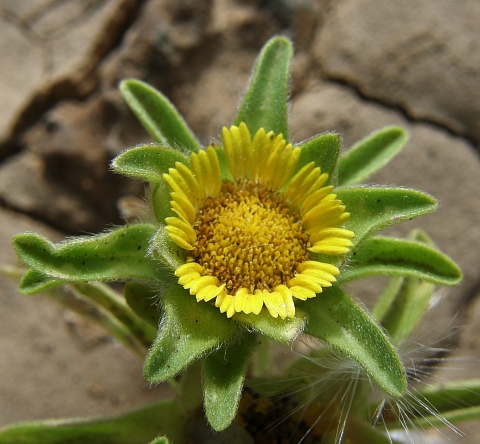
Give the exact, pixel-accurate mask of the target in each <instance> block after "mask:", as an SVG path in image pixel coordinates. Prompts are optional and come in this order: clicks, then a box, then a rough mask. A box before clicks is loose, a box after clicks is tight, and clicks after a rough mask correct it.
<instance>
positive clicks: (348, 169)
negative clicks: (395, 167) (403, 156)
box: [338, 126, 408, 186]
mask: <svg viewBox="0 0 480 444" xmlns="http://www.w3.org/2000/svg"><path fill="white" fill-rule="evenodd" d="M407 140H408V134H407V132H406V131H405V130H404V129H403V128H399V127H397V126H390V127H386V128H382V129H381V130H379V131H376V132H374V133H373V134H371V135H369V136H368V137H366V138H365V139H363V140H361V141H359V142H358V143H356V144H355V145H354V146H353V147H352V148H350V149H349V150H348V151H347V152H346V153H345V154H343V155H342V156H341V158H340V164H339V167H338V184H339V185H340V186H343V185H355V184H358V183H360V182H363V181H364V180H365V179H368V178H369V177H370V176H371V175H372V174H373V173H375V172H376V171H378V170H379V169H380V168H382V167H383V166H384V165H386V164H387V163H388V162H389V161H390V160H391V159H392V158H393V157H394V156H396V155H397V154H398V153H399V152H400V150H401V149H402V148H403V147H404V145H405V144H406V143H407Z"/></svg>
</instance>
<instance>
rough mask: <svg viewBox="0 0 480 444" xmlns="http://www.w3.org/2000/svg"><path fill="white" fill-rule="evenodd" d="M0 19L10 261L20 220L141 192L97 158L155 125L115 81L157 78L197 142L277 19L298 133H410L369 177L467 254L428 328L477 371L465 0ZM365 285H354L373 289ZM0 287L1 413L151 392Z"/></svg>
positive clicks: (248, 5) (16, 5)
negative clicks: (419, 210)
mask: <svg viewBox="0 0 480 444" xmlns="http://www.w3.org/2000/svg"><path fill="white" fill-rule="evenodd" d="M0 22H1V24H0V60H1V63H0V203H1V208H0V224H1V225H0V226H1V228H2V229H1V231H0V242H1V249H0V259H1V262H4V263H5V262H7V263H11V262H13V261H14V260H15V259H14V254H13V252H12V251H11V246H10V239H11V237H12V235H14V234H15V233H18V232H21V231H25V230H34V231H40V232H42V233H45V234H48V235H49V236H50V237H51V238H53V239H57V240H58V239H61V238H62V237H63V236H64V235H75V234H81V233H85V232H98V231H100V230H102V229H103V228H105V227H108V226H111V225H112V224H119V223H121V222H122V218H125V217H129V215H130V214H131V213H132V208H133V212H135V208H136V207H137V206H141V200H140V199H139V198H140V197H141V195H142V192H143V185H141V184H139V183H135V182H133V181H129V180H126V179H124V178H122V177H118V176H116V175H114V174H113V173H111V172H110V171H109V167H108V165H109V161H110V160H111V158H112V157H114V156H115V155H116V154H117V153H119V152H120V151H121V150H122V149H124V148H125V147H128V146H132V145H135V144H138V143H141V142H148V141H149V139H148V136H147V135H146V133H145V132H144V130H143V129H142V128H141V127H140V125H139V124H138V123H137V122H136V121H135V119H134V117H133V116H132V115H131V113H130V111H129V110H128V109H127V107H126V106H125V105H124V104H123V102H122V100H121V98H120V96H119V93H118V91H117V85H118V82H119V81H120V80H121V79H124V78H128V77H135V78H140V79H143V80H146V81H148V82H150V83H151V84H153V85H154V86H155V87H157V88H158V89H160V90H161V91H162V92H163V93H164V94H166V95H167V96H168V97H169V98H170V99H171V100H172V101H173V102H174V103H175V104H176V105H177V107H178V108H179V110H180V111H181V113H182V114H183V115H184V116H185V119H186V120H187V122H188V123H189V124H190V126H191V127H192V129H193V130H194V132H195V133H196V134H197V135H198V137H199V138H200V140H201V141H202V142H204V143H208V142H210V140H211V139H210V137H211V136H212V135H213V136H214V137H215V138H219V135H220V131H221V128H222V126H223V125H228V124H229V123H230V122H231V121H232V119H233V117H234V115H235V112H236V106H237V104H238V102H239V99H240V97H241V92H242V91H243V90H244V88H245V86H246V84H247V82H248V78H249V74H250V70H251V66H252V63H253V61H254V59H255V57H256V55H257V53H258V51H259V49H260V48H261V46H262V45H263V44H264V43H265V41H266V40H267V39H268V38H269V37H271V36H272V35H275V34H283V35H287V36H289V37H291V38H292V39H293V41H294V43H295V58H294V61H293V76H292V82H291V120H290V122H291V133H292V135H293V139H294V141H296V142H299V141H301V140H303V139H305V138H308V137H310V136H312V135H314V134H317V133H320V132H323V131H326V130H335V131H338V132H340V133H341V134H342V136H343V142H344V147H345V148H348V147H349V146H351V145H352V144H353V143H354V142H355V141H356V140H358V139H360V138H363V137H365V136H366V135H367V134H368V133H369V132H371V131H373V130H374V129H377V128H380V127H382V126H385V125H392V124H393V125H402V126H404V127H406V128H407V129H408V130H409V132H410V136H411V138H410V141H409V143H408V146H407V147H406V148H405V150H404V151H403V152H402V153H401V154H400V155H399V156H398V157H397V158H396V159H395V160H394V161H393V162H392V163H391V164H390V165H389V166H388V167H387V168H385V169H384V170H382V172H381V173H379V174H377V175H376V176H375V177H374V178H373V180H372V182H373V183H381V184H390V185H393V184H395V185H402V186H406V187H411V188H418V189H421V190H424V191H427V192H430V193H431V194H433V195H434V196H436V197H437V198H438V199H439V201H440V205H441V207H440V209H439V210H438V212H437V213H435V214H434V215H429V216H425V217H423V218H420V219H418V220H415V221H413V222H411V223H409V224H407V226H403V225H402V226H401V227H398V228H395V229H394V230H393V232H394V233H396V234H399V233H400V234H405V233H406V232H407V231H408V230H409V229H411V228H413V227H421V228H424V229H426V230H427V231H428V232H429V234H430V235H431V236H432V238H433V239H434V241H435V242H436V243H437V245H438V246H439V247H440V248H441V249H442V250H443V251H445V252H446V253H447V254H449V255H450V256H451V257H452V258H453V259H454V260H455V261H457V262H458V263H459V264H460V265H461V267H462V269H463V271H464V274H465V278H464V281H463V283H462V285H461V286H459V287H458V288H454V289H446V290H442V291H441V292H440V293H439V294H440V295H441V296H443V297H442V299H443V300H442V303H441V305H440V306H439V307H438V309H436V311H435V316H432V319H431V325H430V324H429V326H428V330H429V331H430V334H432V333H431V332H437V331H439V330H441V328H444V326H445V325H460V326H462V328H461V329H456V330H455V331H456V333H455V334H453V335H450V336H449V341H450V343H452V344H453V345H456V346H457V347H458V348H457V350H456V351H455V352H454V353H453V357H454V358H455V359H462V361H460V362H459V361H455V364H454V365H453V367H455V369H454V372H453V373H455V377H456V378H464V377H475V376H476V377H478V376H480V375H479V371H478V369H477V368H476V367H477V366H476V365H473V366H471V369H470V370H469V369H468V368H467V367H468V366H467V365H466V364H467V361H472V360H473V362H475V360H478V359H479V358H480V337H479V335H478V331H479V327H480V300H479V299H480V298H479V296H480V273H479V263H480V261H479V259H480V248H479V246H480V205H479V203H480V202H479V193H478V190H479V185H480V179H479V178H480V161H479V151H478V147H479V144H480V88H479V87H478V85H479V81H478V79H479V78H480V35H479V33H478V29H480V3H478V2H477V1H476V0H464V1H462V2H458V1H456V0H438V1H437V2H435V3H433V2H416V1H413V0H400V1H397V2H382V1H379V0H364V1H362V2H358V1H355V0H338V1H332V0H318V1H315V0H299V1H293V0H281V1H272V0H262V1H261V0H248V1H234V0H88V1H83V0H39V1H36V2H30V1H28V0H23V1H17V0H2V2H1V3H0ZM376 287H377V282H376V281H372V282H369V283H368V285H367V284H364V285H362V286H361V287H360V289H359V290H357V295H358V297H360V298H362V299H363V300H365V301H366V302H367V303H368V301H369V300H371V298H372V293H373V292H372V288H376ZM0 303H1V306H2V310H1V311H0V353H1V356H2V358H1V361H0V425H5V424H8V423H12V422H14V421H18V420H31V419H37V418H46V417H68V416H73V415H77V416H78V415H91V414H100V413H107V412H114V411H120V410H125V409H127V408H131V407H134V406H140V405H144V404H146V403H148V402H150V401H153V400H154V399H156V398H157V397H158V396H161V394H162V389H161V388H157V389H155V390H148V389H147V387H146V384H145V383H144V382H143V381H142V378H141V362H138V360H137V359H136V358H135V357H134V356H131V355H130V354H129V353H128V352H125V351H124V350H123V349H122V348H121V347H120V346H119V345H117V344H116V343H114V342H113V341H112V340H111V339H110V338H109V337H108V336H106V335H105V334H104V333H103V332H102V331H101V330H99V329H96V328H93V327H91V326H90V325H89V324H87V323H86V322H85V321H83V320H81V319H79V318H78V317H76V316H73V315H72V314H70V313H67V312H65V311H64V310H63V309H61V308H59V307H57V306H54V305H53V304H52V303H51V302H50V301H48V300H47V299H45V298H43V297H42V296H35V297H30V298H27V297H20V296H18V295H17V294H16V291H15V286H14V285H13V284H11V283H10V282H9V281H8V280H6V279H3V278H2V288H1V291H0ZM452 319H454V321H451V320H452ZM439 334H440V333H439ZM444 336H446V335H445V334H444ZM432 339H433V340H435V339H437V336H434V337H433V338H432ZM449 367H452V365H449ZM437 376H438V377H444V378H448V377H451V376H450V374H449V373H448V372H447V370H446V369H442V370H441V371H440V372H439V374H438V375H437ZM461 428H462V430H464V431H465V432H466V433H467V434H468V436H467V437H466V438H464V439H460V438H459V437H456V436H450V438H451V439H452V441H453V442H457V440H458V442H463V443H476V442H478V441H479V439H480V434H479V430H480V427H479V425H478V421H472V422H470V423H467V424H465V425H462V427H461Z"/></svg>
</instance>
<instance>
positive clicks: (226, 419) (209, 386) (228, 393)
mask: <svg viewBox="0 0 480 444" xmlns="http://www.w3.org/2000/svg"><path fill="white" fill-rule="evenodd" d="M254 342H255V335H252V334H248V333H246V334H244V335H243V337H241V338H239V339H238V340H237V341H235V342H233V343H232V344H228V345H224V346H223V347H221V348H219V349H218V350H217V351H215V352H213V353H211V354H210V355H208V356H207V357H206V358H205V364H204V371H203V379H204V391H205V393H204V402H205V414H206V416H207V419H208V422H209V423H210V425H211V426H212V427H213V428H214V429H215V430H217V431H220V430H223V429H225V428H227V427H228V426H229V425H230V423H231V422H232V421H233V420H234V418H235V415H236V413H237V409H238V404H239V402H240V397H241V395H242V387H243V380H244V379H245V372H246V371H247V364H248V361H249V357H250V355H251V353H252V350H253V346H254Z"/></svg>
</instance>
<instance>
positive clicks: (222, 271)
mask: <svg viewBox="0 0 480 444" xmlns="http://www.w3.org/2000/svg"><path fill="white" fill-rule="evenodd" d="M222 139H223V140H222V141H223V152H224V155H225V158H226V161H227V164H228V168H229V172H226V173H224V174H223V175H222V172H221V168H220V162H219V159H218V155H217V151H216V150H215V149H214V148H213V147H212V146H209V147H208V148H207V149H206V150H204V151H199V152H198V153H192V154H191V157H190V167H187V166H186V165H184V164H182V163H180V162H177V163H176V164H175V168H171V169H169V174H165V175H164V180H165V182H166V183H167V185H168V186H169V188H170V189H171V197H172V201H171V205H172V210H173V211H174V212H175V213H176V214H177V217H168V218H167V219H166V223H167V227H166V229H167V230H168V232H169V235H170V237H171V238H172V240H173V241H174V242H175V243H176V244H177V245H178V246H179V247H181V248H183V249H185V250H187V251H188V260H187V262H186V263H185V264H184V265H181V266H180V267H179V268H178V269H177V270H176V272H175V275H176V276H177V277H178V278H179V279H178V282H179V284H180V285H182V286H183V287H184V288H185V289H188V290H189V291H190V293H191V294H192V295H195V296H196V299H197V301H202V300H203V301H210V300H213V299H215V305H216V306H217V307H219V308H220V311H221V312H222V313H224V312H226V314H227V316H228V317H231V316H233V315H234V314H235V313H239V312H244V313H247V314H248V313H253V314H259V313H260V311H261V310H262V308H263V306H264V305H265V307H266V308H267V310H268V311H269V312H270V314H271V315H272V316H273V317H275V318H276V317H278V316H280V317H281V318H286V317H290V318H291V317H293V316H294V315H295V305H294V302H293V298H296V299H300V300H306V299H307V298H312V297H315V295H316V294H317V293H320V292H321V291H322V287H329V286H331V285H332V282H335V280H336V278H335V276H336V275H338V274H339V270H338V268H337V267H336V266H334V265H332V264H330V263H325V262H320V261H318V260H315V253H321V254H322V255H334V256H336V255H340V254H343V253H346V252H348V250H349V247H350V246H351V245H352V242H351V240H350V239H351V238H352V237H353V236H354V234H353V232H351V231H350V230H347V229H345V228H341V225H342V224H343V223H344V222H345V221H346V220H347V219H348V217H349V213H347V212H345V206H343V205H342V203H341V201H340V200H338V199H336V195H335V194H332V190H333V187H332V186H325V184H326V183H327V180H328V174H325V173H324V174H322V173H321V171H320V167H318V166H316V165H315V164H314V162H311V163H309V164H307V165H305V166H304V167H302V168H300V170H299V171H298V172H297V173H296V174H294V172H295V169H296V166H297V164H298V160H299V158H300V148H298V147H297V148H293V147H292V145H291V144H288V145H287V144H286V141H285V139H284V138H283V136H282V135H281V134H279V135H277V136H275V135H274V134H273V132H269V133H266V132H265V130H264V129H263V128H262V129H260V130H258V131H257V133H256V134H255V136H254V137H253V140H252V137H251V135H250V132H249V130H248V128H247V126H246V125H245V124H244V123H241V124H240V125H239V126H238V127H236V126H232V127H231V128H230V129H227V128H224V129H223V134H222ZM217 149H219V150H221V148H217ZM226 175H228V177H222V176H226ZM312 253H313V254H312ZM323 257H324V256H323Z"/></svg>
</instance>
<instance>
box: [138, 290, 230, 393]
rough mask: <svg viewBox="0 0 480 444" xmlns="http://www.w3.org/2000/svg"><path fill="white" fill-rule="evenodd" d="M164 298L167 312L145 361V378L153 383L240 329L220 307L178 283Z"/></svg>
mask: <svg viewBox="0 0 480 444" xmlns="http://www.w3.org/2000/svg"><path fill="white" fill-rule="evenodd" d="M162 300H163V303H164V316H163V319H162V321H161V323H160V327H159V331H158V335H157V339H156V340H155V342H154V344H153V345H152V347H151V348H150V350H149V352H148V355H147V358H146V360H145V365H144V376H145V379H147V381H149V382H152V383H158V382H162V381H165V380H166V379H168V378H172V377H173V376H175V375H176V374H177V373H179V372H180V371H181V370H183V369H184V368H186V367H187V366H188V365H189V364H190V363H192V362H193V361H195V360H196V359H197V358H199V357H200V356H202V355H205V354H207V353H209V352H211V351H212V350H213V349H215V348H217V347H219V346H221V345H222V344H224V343H225V342H227V341H229V340H231V338H232V337H233V336H234V335H235V334H236V333H238V331H239V327H238V326H237V325H236V324H235V322H232V320H231V319H228V318H227V316H226V315H225V314H222V313H220V311H219V310H218V308H216V307H214V306H212V305H210V304H207V303H205V302H203V301H202V302H197V301H196V300H195V296H192V295H190V294H188V291H187V290H184V289H183V288H182V287H180V286H179V285H176V286H173V287H171V288H170V289H169V290H168V291H167V292H166V293H165V294H164V296H163V298H162Z"/></svg>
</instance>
